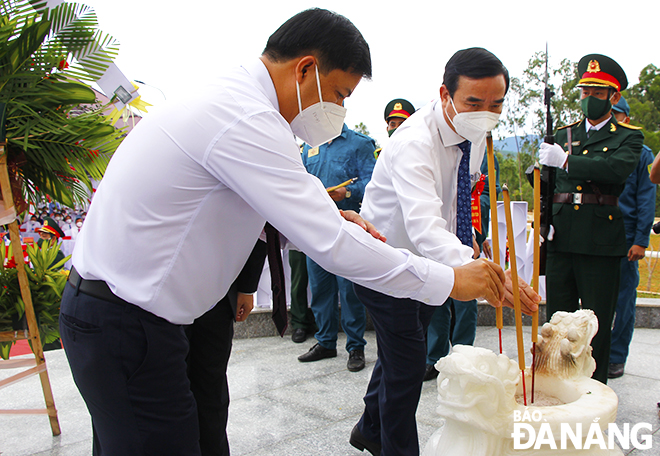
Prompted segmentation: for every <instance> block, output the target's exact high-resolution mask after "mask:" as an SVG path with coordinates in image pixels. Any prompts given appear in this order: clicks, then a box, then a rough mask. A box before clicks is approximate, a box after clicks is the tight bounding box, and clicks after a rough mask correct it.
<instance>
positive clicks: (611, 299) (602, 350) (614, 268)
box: [546, 252, 621, 384]
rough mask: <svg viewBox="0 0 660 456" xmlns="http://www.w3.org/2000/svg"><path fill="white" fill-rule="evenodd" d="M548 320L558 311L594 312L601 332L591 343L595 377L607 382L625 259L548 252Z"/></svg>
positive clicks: (593, 376)
mask: <svg viewBox="0 0 660 456" xmlns="http://www.w3.org/2000/svg"><path fill="white" fill-rule="evenodd" d="M546 274H547V275H546V290H547V304H548V307H547V312H548V320H550V318H551V317H552V314H554V313H555V312H557V311H560V310H563V311H566V312H575V311H576V310H578V309H579V308H580V302H581V303H582V308H584V309H591V310H593V311H594V313H595V314H596V317H597V318H598V332H597V333H596V335H595V336H594V338H593V340H592V341H591V347H592V348H593V352H592V356H593V358H594V360H595V361H596V370H595V371H594V374H593V375H592V378H594V379H596V380H598V381H600V382H602V383H605V384H606V383H607V371H608V367H609V361H610V340H611V334H612V331H611V328H612V319H613V318H614V309H615V307H616V301H617V297H618V296H619V277H620V275H621V257H610V256H600V255H580V254H572V253H558V252H548V259H547V263H546Z"/></svg>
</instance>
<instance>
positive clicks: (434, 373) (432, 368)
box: [424, 364, 440, 381]
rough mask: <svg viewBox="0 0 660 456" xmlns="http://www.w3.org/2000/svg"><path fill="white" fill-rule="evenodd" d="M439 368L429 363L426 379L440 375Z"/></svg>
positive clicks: (425, 374) (425, 373)
mask: <svg viewBox="0 0 660 456" xmlns="http://www.w3.org/2000/svg"><path fill="white" fill-rule="evenodd" d="M439 373H440V372H438V370H437V369H436V368H435V366H434V365H433V364H427V365H426V372H424V381H428V380H433V379H434V378H437V377H438V374H439Z"/></svg>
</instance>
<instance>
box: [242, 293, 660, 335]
mask: <svg viewBox="0 0 660 456" xmlns="http://www.w3.org/2000/svg"><path fill="white" fill-rule="evenodd" d="M502 316H503V320H504V325H505V326H514V325H515V324H516V323H515V318H514V315H513V309H510V308H508V307H505V308H504V310H503V312H502ZM290 321H291V315H290V314H289V322H290ZM545 321H546V311H545V303H541V306H540V308H539V325H543V323H544V322H545ZM477 325H478V326H495V308H494V307H492V306H491V305H490V304H488V303H487V302H485V301H482V302H479V307H478V314H477ZM523 325H524V326H531V325H532V317H529V316H527V315H523ZM635 328H653V329H660V299H650V298H639V299H637V310H636V318H635ZM367 330H368V331H371V330H373V324H372V323H371V319H370V318H369V314H368V313H367ZM291 331H292V329H291V326H290V325H289V327H288V328H287V330H286V332H285V334H284V337H287V336H290V335H291ZM277 335H278V334H277V331H276V330H275V324H274V323H273V321H272V319H271V310H270V309H266V308H256V309H254V310H253V311H252V313H251V314H250V316H249V317H248V319H247V320H246V321H244V322H239V323H236V324H235V325H234V337H235V338H237V339H246V338H252V337H272V336H277Z"/></svg>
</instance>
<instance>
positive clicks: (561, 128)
mask: <svg viewBox="0 0 660 456" xmlns="http://www.w3.org/2000/svg"><path fill="white" fill-rule="evenodd" d="M580 122H582V121H581V120H578V121H577V122H573V123H572V124H568V125H564V126H563V127H558V128H557V130H563V129H564V128H568V127H572V126H573V125H577V124H579V123H580Z"/></svg>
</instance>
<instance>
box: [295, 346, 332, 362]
mask: <svg viewBox="0 0 660 456" xmlns="http://www.w3.org/2000/svg"><path fill="white" fill-rule="evenodd" d="M336 357H337V350H336V349H332V350H331V349H329V348H325V347H322V346H321V345H319V344H315V345H314V346H313V347H312V348H310V349H309V351H308V352H307V353H305V354H304V355H300V356H299V357H298V361H300V362H301V363H308V362H310V361H318V360H319V359H325V358H336Z"/></svg>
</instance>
